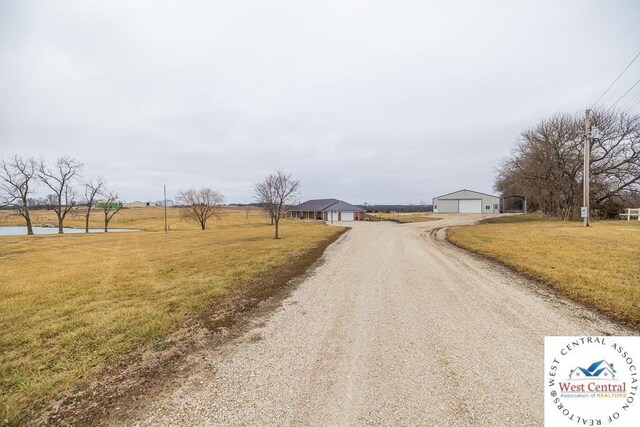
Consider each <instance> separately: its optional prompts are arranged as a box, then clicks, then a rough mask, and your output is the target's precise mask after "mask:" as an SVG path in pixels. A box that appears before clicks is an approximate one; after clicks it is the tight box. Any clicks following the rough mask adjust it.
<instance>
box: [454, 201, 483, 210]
mask: <svg viewBox="0 0 640 427" xmlns="http://www.w3.org/2000/svg"><path fill="white" fill-rule="evenodd" d="M459 206H460V207H459V209H458V212H460V213H482V200H480V199H478V200H460V205H459Z"/></svg>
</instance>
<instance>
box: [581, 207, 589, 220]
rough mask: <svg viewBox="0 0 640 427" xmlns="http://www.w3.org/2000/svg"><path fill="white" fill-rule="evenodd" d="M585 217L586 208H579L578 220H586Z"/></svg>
mask: <svg viewBox="0 0 640 427" xmlns="http://www.w3.org/2000/svg"><path fill="white" fill-rule="evenodd" d="M586 217H587V207H586V206H583V207H581V208H580V218H586Z"/></svg>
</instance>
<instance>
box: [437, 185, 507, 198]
mask: <svg viewBox="0 0 640 427" xmlns="http://www.w3.org/2000/svg"><path fill="white" fill-rule="evenodd" d="M463 191H468V192H469V193H475V194H482V195H483V196H489V197H495V198H498V199H499V198H500V197H499V196H494V195H493V194H487V193H481V192H479V191H473V190H468V189H466V188H463V189H462V190H458V191H454V192H452V193H447V194H443V195H442V196H437V197H434V199H441V198H443V197H447V196H452V195H454V194H456V193H462V192H463Z"/></svg>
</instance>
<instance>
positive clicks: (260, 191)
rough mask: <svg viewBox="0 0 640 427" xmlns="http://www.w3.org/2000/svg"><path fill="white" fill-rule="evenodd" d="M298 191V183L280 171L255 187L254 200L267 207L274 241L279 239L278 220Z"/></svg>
mask: <svg viewBox="0 0 640 427" xmlns="http://www.w3.org/2000/svg"><path fill="white" fill-rule="evenodd" d="M299 189H300V181H296V180H294V179H292V178H291V174H287V173H285V172H283V171H281V170H276V171H275V173H273V174H271V175H269V176H267V177H266V178H265V180H264V181H263V182H261V183H259V184H256V186H255V192H256V199H258V201H260V203H261V204H263V205H269V206H270V207H271V213H272V216H271V218H272V220H273V221H272V223H273V225H275V236H274V239H279V238H280V236H279V234H278V228H279V225H280V218H282V217H283V216H284V215H285V213H286V212H287V205H288V204H290V203H291V202H292V201H293V200H294V198H295V197H296V195H297V193H298V190H299Z"/></svg>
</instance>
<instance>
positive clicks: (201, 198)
mask: <svg viewBox="0 0 640 427" xmlns="http://www.w3.org/2000/svg"><path fill="white" fill-rule="evenodd" d="M177 200H178V201H179V203H180V204H181V205H183V210H182V215H183V216H184V217H185V218H188V219H190V220H193V221H196V222H197V223H198V224H199V225H200V228H202V230H205V229H206V227H207V220H208V219H209V218H211V217H213V216H215V217H219V216H220V211H221V206H222V202H223V201H224V196H223V195H222V194H221V193H219V192H217V191H215V190H214V189H212V188H200V189H197V190H196V189H194V188H191V189H188V190H183V191H180V192H178V196H177Z"/></svg>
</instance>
